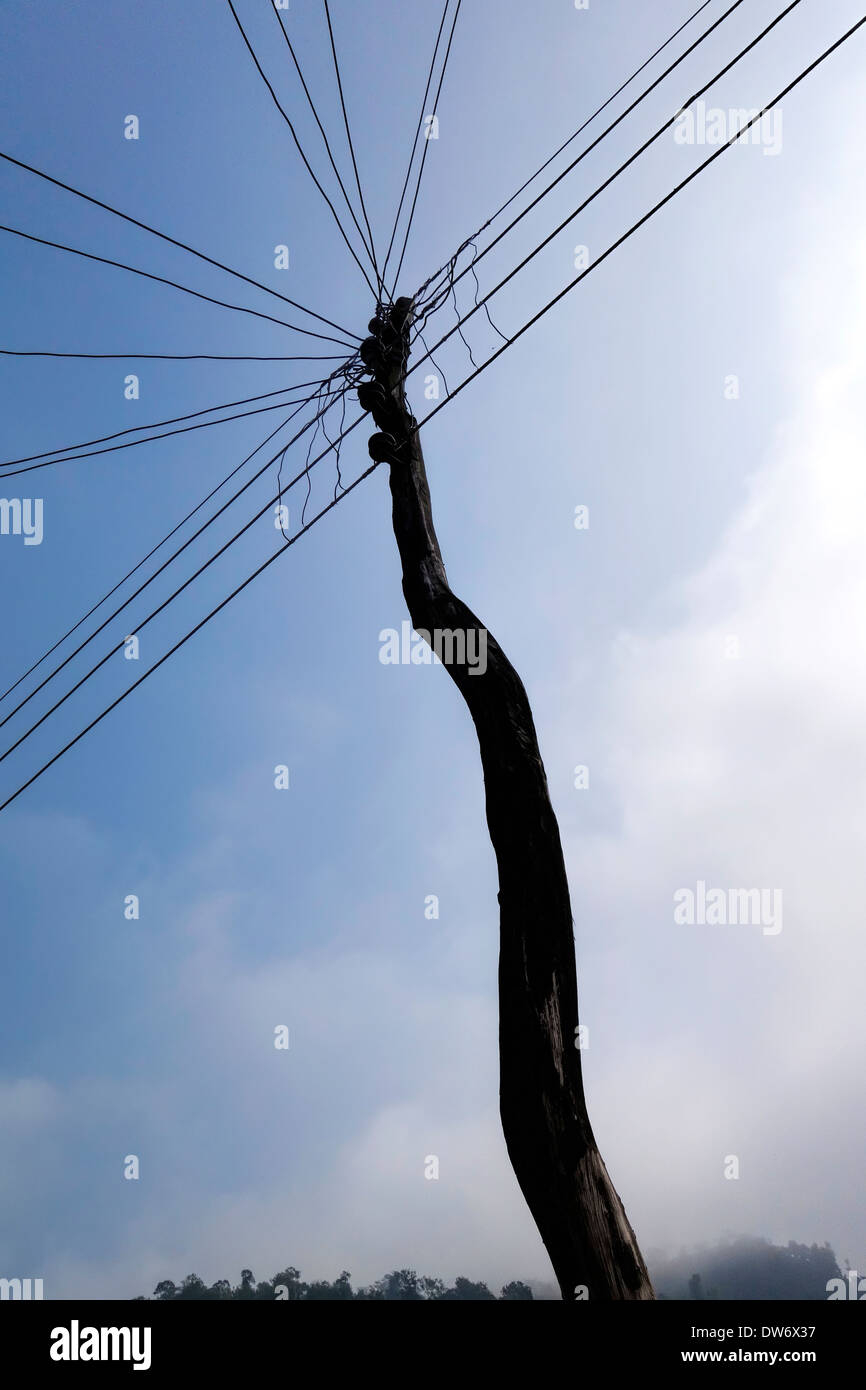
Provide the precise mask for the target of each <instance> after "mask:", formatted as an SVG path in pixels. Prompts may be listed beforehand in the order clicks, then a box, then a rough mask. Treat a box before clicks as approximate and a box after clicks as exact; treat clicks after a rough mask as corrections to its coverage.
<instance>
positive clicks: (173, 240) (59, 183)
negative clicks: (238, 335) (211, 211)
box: [0, 150, 358, 338]
mask: <svg viewBox="0 0 866 1390" xmlns="http://www.w3.org/2000/svg"><path fill="white" fill-rule="evenodd" d="M0 159H5V160H6V162H7V163H8V164H15V165H17V167H18V168H19V169H26V170H27V172H28V173H29V174H36V175H37V176H38V177H39V178H40V179H45V180H46V181H47V182H48V183H53V184H55V185H56V187H57V188H63V189H65V191H66V192H67V193H74V194H75V197H76V198H83V199H84V201H85V202H87V203H93V205H94V206H95V207H98V208H103V209H104V210H105V211H106V212H110V213H112V214H113V216H114V217H121V218H123V221H124V222H131V223H132V225H133V226H134V227H141V229H142V230H143V231H145V232H150V233H151V235H152V236H156V237H159V238H160V240H161V241H167V242H169V243H170V245H172V246H178V247H180V249H181V250H182V251H188V252H189V254H190V255H191V256H197V257H198V259H199V260H200V261H207V263H208V265H213V266H216V267H217V269H218V270H224V271H226V273H227V274H228V275H233V276H234V277H235V279H236V280H243V281H245V282H246V284H248V285H254V286H255V288H256V289H258V290H264V291H265V293H266V294H272V295H273V296H274V297H275V298H276V299H281V300H282V301H283V303H284V304H291V306H292V308H293V309H300V311H301V313H304V314H309V315H310V317H311V318H314V319H318V320H319V322H320V323H324V324H327V325H328V327H329V328H336V330H337V332H338V333H342V334H343V336H344V337H346V338H357V337H358V334H357V333H350V332H349V330H348V329H347V328H342V327H341V326H340V324H338V323H334V322H333V320H332V319H326V318H325V317H324V316H323V315H322V314H317V313H316V312H315V310H314V309H308V308H307V307H306V305H304V304H299V303H298V301H297V300H296V299H290V298H289V297H288V295H285V294H280V292H279V290H275V289H272V288H271V287H270V285H263V284H262V282H261V281H260V280H254V279H253V278H252V277H251V276H249V275H244V274H243V273H242V272H241V271H240V270H233V269H232V267H231V266H230V265H224V264H223V262H222V261H218V260H215V259H214V257H213V256H206V255H205V254H204V252H203V251H196V249H195V247H194V246H189V245H188V244H187V243H186V242H185V241H179V240H178V239H177V237H173V236H169V235H168V233H167V232H160V231H158V230H157V229H156V227H151V226H150V225H149V224H148V223H147V222H141V221H139V219H138V218H137V217H131V216H130V215H129V213H127V212H120V211H119V210H118V209H117V208H115V207H112V206H111V204H110V203H104V202H103V201H102V199H101V198H94V197H92V196H91V194H89V193H82V191H81V189H79V188H73V187H72V184H70V183H64V182H63V180H62V179H55V178H54V177H52V175H51V174H46V173H45V172H44V171H43V170H42V169H37V168H35V166H34V165H32V164H25V163H24V161H23V160H22V159H15V158H13V156H12V155H11V154H4V153H3V151H2V150H0Z"/></svg>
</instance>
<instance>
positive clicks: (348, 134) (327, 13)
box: [280, 0, 384, 299]
mask: <svg viewBox="0 0 866 1390" xmlns="http://www.w3.org/2000/svg"><path fill="white" fill-rule="evenodd" d="M324 4H325V18H326V19H327V21H328V37H329V38H330V40H331V54H332V56H333V59H334V72H335V73H336V76H337V91H338V92H339V94H340V107H341V109H342V112H343V124H344V125H345V127H346V139H347V140H348V142H349V154H350V155H351V158H352V168H353V169H354V171H355V183H356V185H357V188H358V197H359V199H360V202H361V213H362V215H363V218H364V225H365V226H366V228H367V235H368V236H369V238H370V260H371V261H372V262H373V273H374V274H375V276H376V280H377V282H378V285H379V298H380V299H381V298H382V291H383V288H384V285H383V281H382V276H381V275H380V274H379V267H378V265H377V264H376V247H375V244H374V242H373V232H372V228H371V227H370V219H369V217H368V216H367V205H366V203H365V202H364V190H363V189H362V188H361V176H360V174H359V173H358V162H357V160H356V159H355V146H354V143H353V141H352V131H351V128H350V126H349V113H348V111H347V110H346V99H345V96H344V95H343V81H342V78H341V77H340V62H339V59H338V57H337V44H336V41H335V39H334V30H333V26H332V24H331V11H330V8H329V6H328V0H324ZM280 28H283V24H282V21H280ZM358 230H359V231H360V230H361V229H360V227H359V228H358Z"/></svg>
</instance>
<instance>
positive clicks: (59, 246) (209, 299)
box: [0, 225, 353, 351]
mask: <svg viewBox="0 0 866 1390" xmlns="http://www.w3.org/2000/svg"><path fill="white" fill-rule="evenodd" d="M0 232H9V233H10V234H11V235H12V236H17V237H23V239H24V240H25V241H35V242H36V243H37V244H38V245H39V246H51V247H53V249H54V250H55V251H68V252H69V253H70V255H73V256H82V257H83V258H84V259H85V260H87V261H98V262H99V263H100V264H101V265H113V266H115V267H116V268H117V269H118V270H128V271H129V273H130V274H131V275H141V276H142V277H143V278H144V279H145V280H155V281H156V282H157V283H158V284H160V285H171V287H172V289H175V290H182V291H183V293H184V294H191V295H193V296H194V297H195V298H196V299H203V300H205V301H206V303H208V304H218V305H219V306H220V308H222V309H235V310H237V312H238V313H241V314H251V315H252V316H253V317H254V318H257V319H266V320H267V321H268V322H269V323H277V324H279V325H280V326H281V327H282V328H291V329H293V330H294V332H295V333H305V334H306V335H307V337H309V338H321V339H322V340H323V341H324V342H327V343H339V345H340V347H345V348H348V349H349V351H352V349H353V344H352V343H349V342H347V343H344V342H343V341H342V340H341V339H340V338H334V337H332V336H331V335H330V334H329V333H316V332H315V331H314V330H313V329H312V328H301V327H300V326H299V325H298V324H296V323H289V322H288V320H286V319H278V318H275V317H274V315H273V314H265V313H263V312H262V310H261V309H248V308H247V307H246V306H245V305H243V304H231V303H229V302H228V301H227V300H225V299H215V298H214V297H213V295H210V294H203V293H202V292H201V290H191V289H190V288H189V287H188V286H187V285H181V284H180V283H179V282H178V281H177V280H169V279H168V278H167V277H166V276H164V275H154V274H153V273H152V271H149V270H139V269H138V268H137V266H133V265H127V264H126V263H125V262H124V261H113V260H111V259H110V258H109V257H108V256H97V255H96V254H95V253H94V252H93V251H80V250H79V249H78V247H76V246H64V245H63V243H62V242H59V241H48V240H47V238H45V237H41V236H34V235H33V233H32V232H24V231H21V230H20V229H19V228H18V227H5V226H2V225H0Z"/></svg>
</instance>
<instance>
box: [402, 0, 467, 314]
mask: <svg viewBox="0 0 866 1390" xmlns="http://www.w3.org/2000/svg"><path fill="white" fill-rule="evenodd" d="M462 3H463V0H457V8H456V10H455V11H454V19H453V20H452V23H451V33H450V34H449V35H448V47H447V48H446V49H445V59H444V62H443V64H442V71H441V73H440V74H439V86H438V87H437V88H436V96H435V99H434V101H433V112H432V114H433V115H434V116H435V115H436V112H437V110H438V109H439V97H440V96H441V94H442V83H443V82H444V81H445V72H446V69H447V67H448V59H449V57H450V56H451V44H452V43H453V41H454V30H455V29H456V27H457V17H458V15H459V14H460V6H461V4H462ZM429 148H430V141H429V139H428V140H425V141H424V151H423V153H422V155H421V167H420V169H419V170H418V182H417V183H416V185H415V196H414V198H413V199H412V206H411V208H410V209H409V221H408V223H407V225H406V235H405V237H404V238H403V249H402V251H401V252H400V260H399V262H398V264H397V273H396V274H395V276H394V286H393V288H394V289H396V288H397V281H398V280H399V279H400V271H401V270H402V269H403V257H404V256H405V255H406V247H407V246H408V244H409V233H410V232H411V230H412V222H413V219H414V217H415V207H416V205H417V203H418V194H419V193H420V192H421V180H422V178H423V177H424V165H425V163H426V162H427V151H428V149H429ZM392 295H393V290H392Z"/></svg>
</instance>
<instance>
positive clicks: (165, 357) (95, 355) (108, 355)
mask: <svg viewBox="0 0 866 1390" xmlns="http://www.w3.org/2000/svg"><path fill="white" fill-rule="evenodd" d="M0 357H74V358H83V359H85V360H87V361H97V362H109V361H117V360H120V361H122V360H123V359H124V358H127V357H130V358H138V359H139V360H140V361H145V360H148V361H154V362H342V361H343V357H342V355H341V354H340V353H338V352H333V353H329V354H326V355H325V356H324V357H322V356H319V357H307V356H301V357H259V356H254V357H238V356H237V355H235V354H229V355H227V356H222V355H219V354H214V353H211V352H22V351H21V350H20V349H18V348H0Z"/></svg>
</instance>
